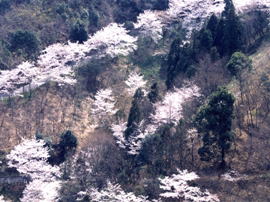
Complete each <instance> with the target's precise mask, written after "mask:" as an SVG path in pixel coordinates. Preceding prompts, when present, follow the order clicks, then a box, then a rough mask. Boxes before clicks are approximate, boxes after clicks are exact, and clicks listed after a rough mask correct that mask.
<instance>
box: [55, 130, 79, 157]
mask: <svg viewBox="0 0 270 202" xmlns="http://www.w3.org/2000/svg"><path fill="white" fill-rule="evenodd" d="M77 144H78V143H77V138H76V137H75V136H74V135H73V133H72V132H71V131H70V130H68V131H66V132H64V133H63V134H62V135H61V137H60V143H59V146H60V147H61V148H62V150H63V151H65V152H66V151H68V150H71V149H75V148H76V147H77Z"/></svg>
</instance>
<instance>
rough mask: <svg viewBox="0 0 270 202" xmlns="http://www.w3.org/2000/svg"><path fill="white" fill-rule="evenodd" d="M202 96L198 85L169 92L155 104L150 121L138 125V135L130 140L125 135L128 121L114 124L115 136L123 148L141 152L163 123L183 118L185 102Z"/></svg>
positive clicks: (133, 152) (133, 153)
mask: <svg viewBox="0 0 270 202" xmlns="http://www.w3.org/2000/svg"><path fill="white" fill-rule="evenodd" d="M198 96H200V93H199V88H198V87H197V86H196V85H189V86H188V85H187V86H185V87H183V88H180V89H175V90H174V91H172V92H167V94H166V95H165V96H164V99H163V100H162V101H160V102H157V103H156V104H154V109H155V111H154V113H153V114H151V115H150V123H146V122H145V121H144V120H143V121H141V122H140V123H139V125H138V127H137V128H138V131H136V134H137V135H134V136H131V137H130V138H129V139H128V140H126V139H125V137H124V132H125V130H126V122H121V123H119V124H114V125H112V127H111V129H112V131H113V136H114V137H115V138H116V141H117V144H118V145H119V146H120V147H121V148H125V149H127V152H128V153H129V154H131V155H137V154H139V152H140V150H141V147H142V144H143V141H144V139H145V138H146V137H148V136H149V135H152V134H154V133H155V132H156V130H157V129H158V128H159V127H160V126H162V125H163V124H169V123H172V124H177V123H178V122H179V120H180V119H181V118H183V104H184V103H185V102H186V101H188V100H189V99H192V98H195V97H198Z"/></svg>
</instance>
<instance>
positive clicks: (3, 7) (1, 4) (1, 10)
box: [0, 0, 10, 15]
mask: <svg viewBox="0 0 270 202" xmlns="http://www.w3.org/2000/svg"><path fill="white" fill-rule="evenodd" d="M9 9H10V1H9V0H1V1H0V15H3V14H5V13H6V12H7V11H8V10H9Z"/></svg>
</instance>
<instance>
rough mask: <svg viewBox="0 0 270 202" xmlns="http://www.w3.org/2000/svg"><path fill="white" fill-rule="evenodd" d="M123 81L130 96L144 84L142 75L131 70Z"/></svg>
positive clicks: (143, 86)
mask: <svg viewBox="0 0 270 202" xmlns="http://www.w3.org/2000/svg"><path fill="white" fill-rule="evenodd" d="M125 83H126V85H127V86H128V88H127V91H128V94H129V95H130V96H133V95H134V94H135V92H136V90H137V89H138V88H145V86H146V81H145V80H144V78H143V76H142V75H140V74H138V73H137V72H131V73H130V74H129V76H128V79H127V80H126V81H125Z"/></svg>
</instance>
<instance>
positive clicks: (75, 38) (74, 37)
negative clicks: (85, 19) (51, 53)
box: [69, 22, 88, 43]
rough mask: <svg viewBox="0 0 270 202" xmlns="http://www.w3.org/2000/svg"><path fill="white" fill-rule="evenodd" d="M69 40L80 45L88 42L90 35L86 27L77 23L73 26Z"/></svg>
mask: <svg viewBox="0 0 270 202" xmlns="http://www.w3.org/2000/svg"><path fill="white" fill-rule="evenodd" d="M69 39H70V40H71V41H72V42H79V43H83V42H84V41H86V40H87V39H88V34H87V31H86V29H85V26H84V25H83V24H82V23H80V22H77V23H76V24H75V25H73V27H72V28H71V31H70V34H69Z"/></svg>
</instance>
